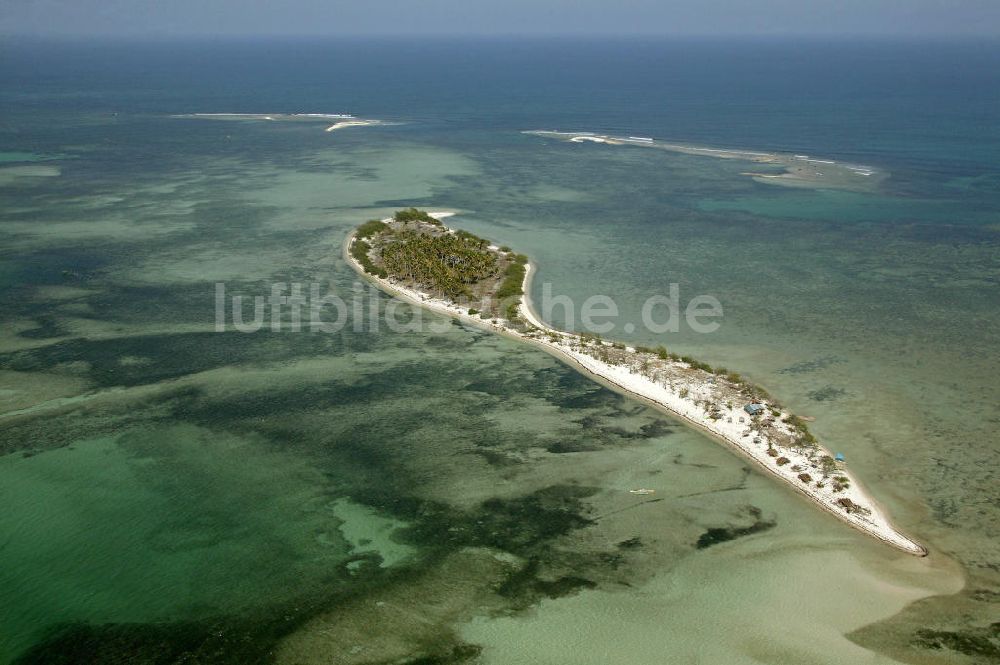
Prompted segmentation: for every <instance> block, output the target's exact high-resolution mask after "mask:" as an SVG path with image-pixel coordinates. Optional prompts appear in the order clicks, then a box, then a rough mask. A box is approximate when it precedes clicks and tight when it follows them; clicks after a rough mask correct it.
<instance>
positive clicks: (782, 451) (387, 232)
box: [344, 208, 927, 556]
mask: <svg viewBox="0 0 1000 665" xmlns="http://www.w3.org/2000/svg"><path fill="white" fill-rule="evenodd" d="M447 216H450V213H428V212H425V211H422V210H417V209H415V208H410V209H407V210H401V211H399V212H397V213H396V214H395V215H394V216H393V217H390V218H387V219H381V220H378V219H376V220H370V221H368V222H365V223H364V224H362V225H361V226H359V227H358V228H357V229H355V230H354V231H352V232H351V233H350V235H349V236H348V238H347V240H346V242H345V244H344V257H345V259H346V260H347V262H348V263H349V265H351V266H352V267H353V268H354V269H355V270H356V271H357V272H358V273H359V274H361V275H362V276H363V277H365V278H366V279H368V280H370V281H372V282H373V283H374V284H376V285H377V286H378V287H379V288H380V289H382V290H383V291H385V292H386V293H388V294H390V295H393V296H396V297H398V298H400V299H403V300H405V301H408V302H411V303H414V304H417V305H419V306H421V307H424V308H427V309H429V310H431V311H434V312H438V313H440V314H444V315H447V316H450V317H453V318H456V319H459V320H461V321H464V322H466V323H471V324H474V325H476V326H480V327H483V328H487V329H489V330H492V331H493V332H496V333H498V334H501V335H505V336H509V337H512V338H515V339H518V340H521V341H524V342H527V343H530V344H533V345H536V346H539V347H541V348H542V349H544V350H545V351H547V352H549V353H551V354H552V355H554V356H555V357H556V358H559V359H560V360H562V361H564V362H566V363H567V364H568V365H570V366H571V367H573V368H574V369H576V370H578V371H580V372H582V373H583V374H585V375H587V376H589V377H591V378H595V379H597V380H598V381H600V382H601V383H602V384H604V385H607V386H609V387H611V388H613V389H615V390H618V391H620V392H622V393H624V394H626V395H629V396H632V397H634V398H637V399H639V400H640V401H642V402H645V403H647V404H650V405H652V406H654V407H655V408H658V409H661V410H663V411H665V412H667V413H669V414H670V415H672V416H674V417H676V418H679V419H681V420H682V421H684V422H686V423H688V424H690V425H693V426H695V427H696V428H698V429H700V430H702V431H704V432H706V433H708V434H709V435H711V436H712V437H713V438H714V439H716V440H718V441H721V442H723V443H724V444H726V445H728V446H729V447H731V449H733V450H734V451H736V452H738V453H739V454H741V455H742V456H744V457H746V458H748V459H749V460H751V461H753V462H754V463H755V464H756V465H757V466H758V467H759V468H760V469H763V470H764V471H765V472H766V473H768V474H770V475H771V476H772V477H775V478H778V479H780V480H781V481H783V482H785V483H787V484H788V485H789V486H791V487H792V488H794V489H795V491H797V492H798V493H800V494H801V495H803V496H805V497H808V498H809V499H811V500H812V501H813V502H814V503H815V504H816V505H818V506H820V507H821V508H823V509H824V510H826V511H828V512H830V513H832V514H833V515H835V516H837V517H838V518H840V519H841V520H843V521H844V522H846V523H847V524H849V525H851V526H852V527H854V528H856V529H858V530H860V531H862V532H864V533H866V534H868V535H870V536H873V537H875V538H877V539H879V540H881V541H883V542H885V543H887V544H889V545H891V546H893V547H895V548H897V549H899V550H902V551H903V552H907V553H909V554H913V555H917V556H926V555H927V550H926V549H925V548H924V547H923V546H922V545H920V544H919V543H917V542H915V541H914V540H912V539H911V538H909V537H908V536H906V535H905V534H903V533H901V532H900V531H899V530H898V529H896V528H895V527H894V526H893V525H892V523H891V522H890V520H889V518H888V516H887V515H886V513H885V512H884V511H883V510H882V509H881V508H880V507H879V506H878V505H877V504H876V502H875V501H874V499H873V498H872V497H871V496H869V495H868V494H867V492H866V491H865V490H864V488H863V487H862V486H861V485H860V483H858V482H857V480H856V479H855V478H854V476H853V475H852V474H851V472H850V471H849V470H848V469H847V468H846V467H845V465H844V463H843V461H841V460H839V459H837V458H836V457H835V456H834V455H831V454H830V452H829V450H827V449H826V448H825V447H824V446H822V445H821V444H820V443H819V442H818V441H817V440H816V438H815V437H814V436H813V434H812V433H811V432H810V431H809V427H808V425H807V423H806V422H805V421H804V420H803V419H802V418H800V417H797V416H795V415H793V414H792V413H789V412H788V411H787V410H785V409H784V408H783V407H782V406H781V405H780V404H779V402H778V401H777V400H776V399H774V398H773V397H771V396H770V395H769V394H768V393H767V392H766V391H765V390H764V389H763V388H762V387H760V386H757V385H754V384H753V383H751V382H749V381H747V380H746V379H744V378H743V377H741V376H740V375H739V374H738V373H736V372H732V371H729V370H727V369H725V368H720V367H711V366H709V365H707V364H705V363H703V362H699V361H698V360H696V359H694V358H690V357H688V356H682V355H678V354H676V353H673V352H671V351H669V350H667V349H666V348H664V347H663V346H658V347H656V348H651V347H645V346H630V345H627V344H624V343H622V342H618V341H613V340H605V339H602V338H601V337H600V336H599V335H594V334H588V333H574V332H567V331H561V330H555V329H553V328H550V327H549V326H547V325H545V324H544V323H543V322H542V321H541V320H540V319H539V318H538V316H537V315H536V314H535V312H534V310H533V308H532V303H531V298H530V295H529V294H530V283H531V275H532V272H533V267H532V265H531V262H530V261H529V260H528V257H527V256H525V255H523V254H518V253H515V252H514V251H513V250H512V249H511V248H509V247H498V246H496V245H495V244H492V243H490V242H489V241H488V240H486V239H484V238H480V237H478V236H476V235H474V234H472V233H469V232H468V231H464V230H458V229H452V228H449V227H448V226H445V224H444V223H443V222H442V221H441V219H443V218H446V217H447ZM632 492H633V493H635V494H643V493H648V492H651V490H645V489H641V488H640V489H637V490H632Z"/></svg>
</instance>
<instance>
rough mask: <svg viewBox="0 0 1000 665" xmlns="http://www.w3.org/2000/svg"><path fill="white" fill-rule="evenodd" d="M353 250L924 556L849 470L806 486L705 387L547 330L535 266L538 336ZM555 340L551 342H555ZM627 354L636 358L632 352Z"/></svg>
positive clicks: (412, 298) (450, 310)
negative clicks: (717, 405) (718, 409)
mask: <svg viewBox="0 0 1000 665" xmlns="http://www.w3.org/2000/svg"><path fill="white" fill-rule="evenodd" d="M431 215H432V216H434V217H438V218H443V217H447V216H450V213H431ZM387 221H388V220H387ZM353 243H354V232H353V231H352V232H351V233H350V234H349V235H348V236H347V239H346V241H345V243H344V259H345V260H346V261H347V263H348V265H350V266H351V267H352V268H354V270H355V271H356V272H357V273H358V274H360V275H361V276H362V277H364V278H365V279H367V280H369V281H370V282H373V283H374V284H376V285H377V286H378V287H379V288H381V289H382V290H383V291H385V292H386V293H388V294H390V295H393V296H395V297H397V298H399V299H401V300H405V301H407V302H410V303H413V304H416V305H419V306H421V307H424V308H426V309H428V310H430V311H433V312H437V313H440V314H444V315H446V316H450V317H452V318H455V319H459V320H461V321H463V322H465V323H469V324H471V325H474V326H477V327H479V328H485V329H487V330H490V331H492V332H495V333H498V334H501V335H504V336H507V337H511V338H514V339H518V340H520V341H523V342H528V343H531V344H534V345H535V346H538V347H540V348H542V349H544V350H545V351H546V352H548V353H550V354H552V355H553V356H555V357H556V358H558V359H560V360H562V361H563V362H566V363H567V364H568V365H570V366H571V367H572V368H574V369H576V370H577V371H579V372H581V373H582V374H584V375H585V376H588V377H590V378H592V379H595V380H597V381H598V382H599V383H601V384H602V385H605V386H608V387H610V388H612V389H614V390H615V391H617V392H621V393H623V394H625V395H627V396H629V397H632V398H636V399H638V400H639V401H642V402H643V403H646V404H649V405H651V406H653V407H655V408H657V409H660V410H662V411H664V412H666V413H668V414H669V415H671V416H673V417H676V418H680V419H681V420H683V421H685V422H686V423H688V424H690V425H693V426H694V427H696V428H697V429H699V430H701V431H703V432H705V433H707V434H709V435H711V436H712V437H713V438H715V439H718V440H720V441H722V442H723V443H725V444H726V445H728V446H729V447H731V448H732V449H734V450H736V451H738V452H739V453H740V454H741V455H742V456H743V457H746V458H749V459H751V460H752V461H753V462H754V463H756V464H757V466H758V467H759V468H761V469H764V470H765V471H766V472H767V473H769V474H770V475H772V476H775V477H777V478H779V479H781V480H782V481H784V482H785V483H787V484H788V485H790V486H791V487H792V488H793V489H795V491H797V492H798V493H800V494H802V495H803V496H806V497H808V498H809V499H810V500H811V501H812V502H813V503H815V504H816V505H818V506H820V507H821V508H823V509H824V510H826V511H827V512H829V513H831V514H833V515H834V516H836V517H837V518H838V519H840V520H841V521H843V522H845V523H847V524H849V525H850V526H852V527H854V528H855V529H858V530H859V531H862V532H864V533H867V534H868V535H870V536H872V537H874V538H877V539H878V540H881V541H882V542H884V543H886V544H888V545H891V546H892V547H895V548H896V549H899V550H901V551H903V552H906V553H908V554H913V555H916V556H926V555H927V550H926V549H925V548H924V547H923V546H922V545H920V544H919V543H917V542H916V541H914V540H912V539H911V538H909V537H908V536H906V535H905V534H903V533H901V532H900V531H899V530H897V529H896V528H895V527H894V526H893V525H892V523H891V522H890V521H889V519H888V516H887V515H886V513H885V512H884V511H883V510H882V509H881V508H880V507H879V506H878V504H877V503H876V502H875V500H874V499H873V498H872V497H871V496H870V495H869V494H868V493H867V492H866V491H865V490H864V489H863V488H862V487H861V485H860V483H858V481H857V479H856V478H854V477H853V476H852V474H851V473H850V472H849V471H847V470H844V469H841V470H838V471H837V472H836V475H838V476H846V477H847V478H849V479H850V485H849V487H848V488H847V489H845V490H842V491H840V492H834V491H833V490H832V489H831V488H830V486H829V485H830V484H829V483H827V484H826V485H827V486H826V487H825V488H817V487H815V486H812V485H804V484H803V483H802V482H801V481H800V480H799V479H798V477H797V476H798V472H797V471H793V470H792V469H793V467H797V468H798V467H801V468H815V465H814V463H813V462H812V461H811V459H810V458H809V457H807V455H806V454H805V453H802V452H796V451H795V450H794V449H788V448H782V449H781V454H782V455H783V456H785V457H787V458H789V459H790V462H789V463H788V464H786V465H784V466H777V465H776V463H775V459H774V458H773V457H771V456H769V455H768V454H767V450H768V442H767V440H766V438H764V439H763V440H762V437H764V434H763V433H762V432H759V431H753V432H752V433H751V434H749V435H747V434H746V431H747V428H748V427H749V426H748V424H746V423H745V422H744V418H743V416H744V415H745V414H743V410H742V408H741V407H740V406H739V405H733V407H732V408H728V407H727V409H725V410H724V413H723V417H722V418H719V419H716V420H712V419H710V418H708V417H707V415H706V413H705V411H704V410H703V409H702V407H700V406H699V405H698V403H697V402H698V401H699V399H701V398H702V397H705V396H706V395H707V394H708V393H709V392H710V391H711V386H710V385H707V384H705V383H702V382H699V381H691V382H689V383H685V384H683V385H675V384H671V385H669V386H667V385H663V384H660V383H657V382H656V381H654V380H653V379H651V378H649V377H647V376H644V375H642V374H639V373H637V372H634V371H632V370H631V369H630V368H628V367H622V366H618V365H611V364H609V363H605V362H603V361H601V360H599V359H597V358H594V357H593V356H590V355H587V354H586V353H582V352H580V351H578V350H576V349H574V348H572V344H574V343H577V342H578V340H579V338H578V337H577V336H576V335H573V334H571V333H565V332H562V331H558V330H554V329H552V328H549V327H548V326H546V325H545V324H544V323H542V321H541V320H540V318H539V317H538V315H537V314H536V312H535V311H534V309H533V307H532V304H531V298H530V295H529V294H530V293H531V280H532V275H533V274H534V272H535V268H534V266H532V264H530V263H529V264H528V266H527V269H526V271H525V276H524V284H523V291H524V296H523V297H522V299H521V304H520V306H519V310H520V313H521V316H522V317H523V318H524V319H525V321H527V322H528V323H529V324H530V325H532V326H534V328H535V329H537V332H535V331H530V332H529V333H522V332H520V331H518V330H516V329H514V328H512V327H510V326H509V325H507V321H505V320H502V319H491V320H483V319H482V318H480V317H479V316H478V315H470V314H469V313H468V310H467V309H464V308H462V307H460V306H458V305H455V304H452V303H450V302H446V301H444V300H441V299H438V298H434V297H432V296H430V295H429V294H426V293H422V292H420V291H417V290H414V289H410V288H408V287H405V286H402V285H400V284H398V283H396V282H394V281H393V280H391V279H382V278H379V277H376V276H375V275H370V274H368V273H366V272H365V271H364V269H363V268H362V267H361V265H360V264H359V263H358V262H357V261H355V259H354V257H352V256H351V254H350V248H351V245H352V244H353ZM533 335H537V336H533ZM553 337H554V338H556V339H555V340H554V339H552V338H553ZM556 340H558V341H556ZM629 350H630V351H634V349H631V348H630V349H629ZM682 364H683V363H682ZM685 366H686V364H685ZM682 394H683V395H684V396H682ZM785 415H787V414H786V413H785V412H782V413H781V414H780V417H784V416H785ZM754 439H757V441H759V443H754ZM819 452H820V453H824V454H829V451H827V450H826V449H824V448H820V449H819ZM844 498H846V499H850V500H851V501H852V502H854V503H855V504H856V505H860V506H863V507H864V508H866V509H867V510H868V514H859V513H849V512H847V511H845V510H844V508H842V507H841V506H840V505H838V503H837V501H838V500H839V499H844Z"/></svg>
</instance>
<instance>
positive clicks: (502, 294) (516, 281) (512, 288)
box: [496, 263, 525, 300]
mask: <svg viewBox="0 0 1000 665" xmlns="http://www.w3.org/2000/svg"><path fill="white" fill-rule="evenodd" d="M524 274H525V270H524V265H523V264H520V263H511V264H510V265H509V266H507V270H506V271H505V272H504V278H503V282H501V283H500V287H499V288H498V289H497V293H496V296H497V298H498V299H499V300H504V299H506V298H510V297H511V296H520V295H524V289H523V288H522V287H523V285H524Z"/></svg>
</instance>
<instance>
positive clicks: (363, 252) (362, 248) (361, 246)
mask: <svg viewBox="0 0 1000 665" xmlns="http://www.w3.org/2000/svg"><path fill="white" fill-rule="evenodd" d="M370 250H371V245H369V244H368V243H367V242H365V241H364V240H355V241H354V244H353V245H351V256H353V257H354V260H355V261H357V262H358V263H360V264H361V267H362V268H364V270H365V272H366V273H368V274H370V275H375V276H376V277H382V278H383V279H384V278H386V277H388V276H389V273H388V272H386V271H385V269H384V268H379V267H378V266H376V265H375V264H374V263H372V260H371V259H370V258H368V252H369V251H370Z"/></svg>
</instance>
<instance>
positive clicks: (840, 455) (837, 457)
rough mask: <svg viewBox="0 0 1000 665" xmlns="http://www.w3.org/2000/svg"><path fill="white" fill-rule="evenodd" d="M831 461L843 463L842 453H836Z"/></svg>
mask: <svg viewBox="0 0 1000 665" xmlns="http://www.w3.org/2000/svg"><path fill="white" fill-rule="evenodd" d="M833 461H834V462H843V461H844V453H837V454H836V455H834V456H833Z"/></svg>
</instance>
